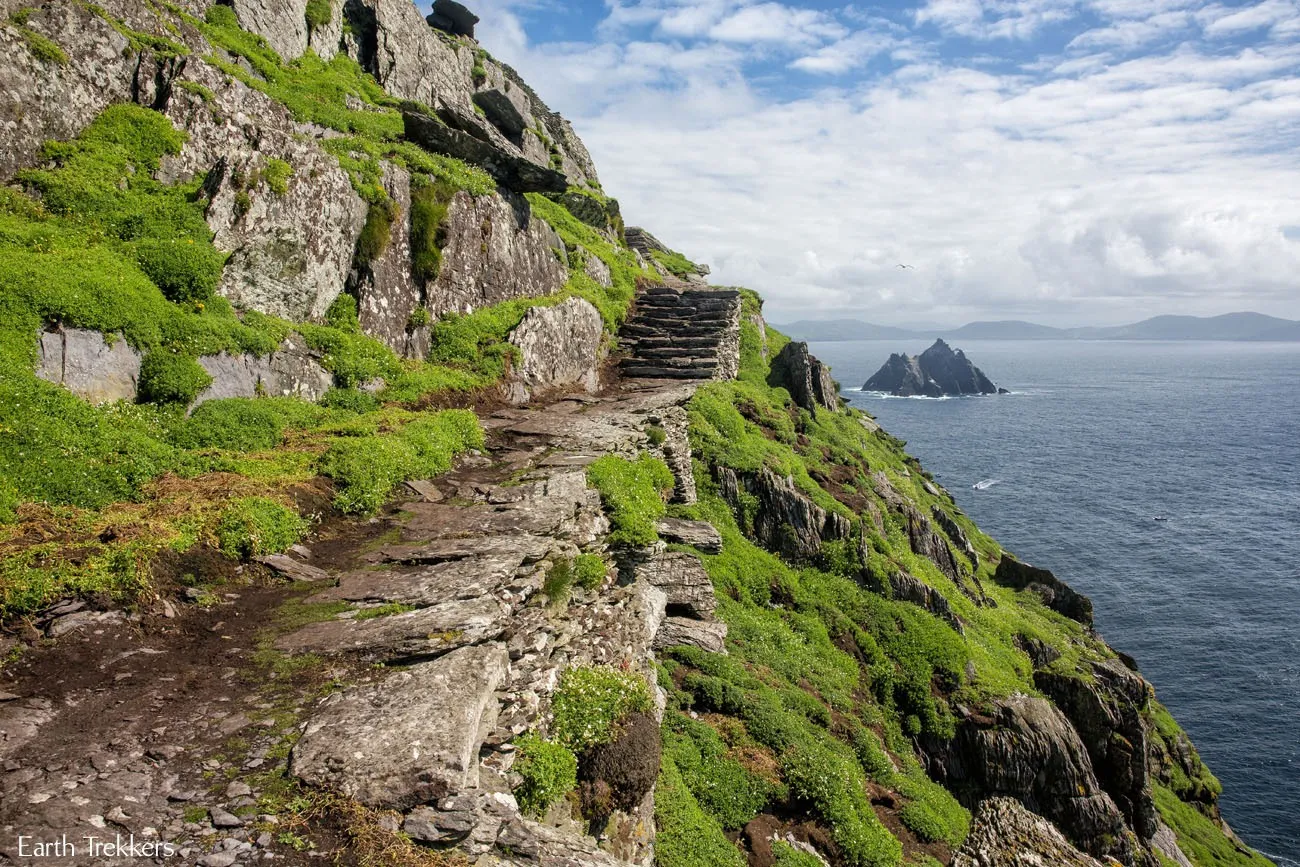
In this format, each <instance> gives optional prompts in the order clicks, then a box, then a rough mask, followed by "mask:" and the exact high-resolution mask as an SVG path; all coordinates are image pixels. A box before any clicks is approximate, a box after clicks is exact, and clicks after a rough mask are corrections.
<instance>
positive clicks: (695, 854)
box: [655, 752, 746, 867]
mask: <svg viewBox="0 0 1300 867" xmlns="http://www.w3.org/2000/svg"><path fill="white" fill-rule="evenodd" d="M655 826H656V828H657V831H658V833H657V834H656V835H655V864H656V865H658V867H745V864H746V859H745V856H744V855H742V854H741V853H740V850H739V849H737V848H736V847H735V846H734V845H733V844H732V843H731V841H730V840H728V839H727V838H726V836H725V835H724V834H723V831H722V826H721V825H719V824H718V821H717V820H716V819H714V818H713V817H712V816H710V815H709V814H708V813H706V812H705V811H704V810H702V809H701V808H700V805H699V802H698V801H696V799H695V796H694V795H692V794H691V790H690V788H688V787H687V785H686V783H685V782H684V781H683V780H682V775H681V772H680V771H679V770H678V769H677V765H676V763H675V762H674V760H673V756H672V754H671V753H669V752H665V753H664V757H663V767H662V769H661V770H660V773H659V782H658V783H656V784H655Z"/></svg>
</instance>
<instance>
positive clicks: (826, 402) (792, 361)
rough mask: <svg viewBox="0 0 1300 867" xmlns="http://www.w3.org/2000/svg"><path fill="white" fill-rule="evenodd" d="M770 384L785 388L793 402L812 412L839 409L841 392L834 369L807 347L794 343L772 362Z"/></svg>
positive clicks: (804, 344)
mask: <svg viewBox="0 0 1300 867" xmlns="http://www.w3.org/2000/svg"><path fill="white" fill-rule="evenodd" d="M771 383H772V384H773V385H779V386H782V387H784V388H785V389H786V390H787V391H789V392H790V396H791V397H792V398H794V402H795V403H797V404H798V405H799V406H801V407H803V408H804V409H806V410H808V411H809V412H811V413H814V414H816V412H817V410H818V409H828V410H830V411H831V412H834V411H835V410H837V409H839V407H840V399H839V389H838V388H837V387H836V385H835V380H834V379H832V378H831V369H830V368H829V367H827V366H826V365H824V364H822V363H821V362H820V361H819V360H818V359H817V357H816V356H814V355H813V354H812V353H811V352H809V351H808V344H807V343H804V342H802V341H793V340H792V341H791V342H789V343H787V344H786V345H785V346H783V347H781V351H780V352H778V353H777V355H776V358H774V359H773V360H772V375H771Z"/></svg>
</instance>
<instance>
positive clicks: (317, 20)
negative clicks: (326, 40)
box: [306, 0, 334, 31]
mask: <svg viewBox="0 0 1300 867" xmlns="http://www.w3.org/2000/svg"><path fill="white" fill-rule="evenodd" d="M333 17H334V9H333V8H332V4H331V2H330V0H307V11H306V18H307V28H308V29H309V30H312V31H315V30H319V29H321V28H322V27H324V26H325V25H327V24H329V23H330V19H331V18H333Z"/></svg>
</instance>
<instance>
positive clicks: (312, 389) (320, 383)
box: [194, 335, 334, 406]
mask: <svg viewBox="0 0 1300 867" xmlns="http://www.w3.org/2000/svg"><path fill="white" fill-rule="evenodd" d="M199 364H200V365H201V366H202V367H203V369H204V370H206V371H207V372H208V375H209V376H211V377H212V384H211V385H209V386H208V387H207V388H206V389H204V390H203V392H202V393H201V394H199V396H198V397H197V398H196V399H195V401H194V405H195V406H198V405H199V404H201V403H203V402H204V401H208V400H216V399H218V398H224V397H258V396H260V395H267V396H270V397H301V398H302V399H304V400H313V401H314V400H320V399H321V398H322V397H324V396H325V392H326V391H328V390H329V387H330V386H331V385H333V384H334V374H332V373H330V372H329V371H328V370H326V369H325V368H324V367H322V366H321V364H320V362H319V361H317V360H316V358H315V357H314V355H313V353H312V352H311V351H310V350H308V349H307V347H306V345H305V344H303V343H302V340H301V338H299V337H297V336H296V335H293V336H290V337H289V338H288V339H286V340H285V342H284V343H283V344H282V345H281V347H280V350H279V351H278V352H272V353H271V354H270V355H267V356H262V357H259V356H256V355H247V354H243V355H229V354H227V353H224V352H223V353H221V354H220V355H204V356H201V357H200V358H199Z"/></svg>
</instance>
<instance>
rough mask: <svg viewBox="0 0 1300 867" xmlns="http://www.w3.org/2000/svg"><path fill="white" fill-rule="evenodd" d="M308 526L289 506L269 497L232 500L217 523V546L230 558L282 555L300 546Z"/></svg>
mask: <svg viewBox="0 0 1300 867" xmlns="http://www.w3.org/2000/svg"><path fill="white" fill-rule="evenodd" d="M307 527H308V524H307V522H306V521H304V520H303V519H302V518H300V517H299V516H298V513H297V512H296V511H294V510H293V509H290V508H289V507H288V506H285V505H282V504H281V503H277V502H276V501H275V500H271V499H267V498H266V497H244V498H242V499H238V500H232V501H231V502H230V504H229V505H228V506H226V508H225V509H224V510H223V511H222V513H221V517H220V520H219V521H218V522H217V529H216V536H217V545H218V546H219V547H220V548H221V550H222V552H223V553H224V554H226V555H227V556H228V557H234V558H237V559H248V558H252V557H261V556H263V555H265V554H279V553H281V552H282V551H285V550H286V549H288V548H289V546H290V545H293V544H295V543H297V542H298V540H299V539H301V538H302V537H303V535H304V534H305V533H306V532H307Z"/></svg>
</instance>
